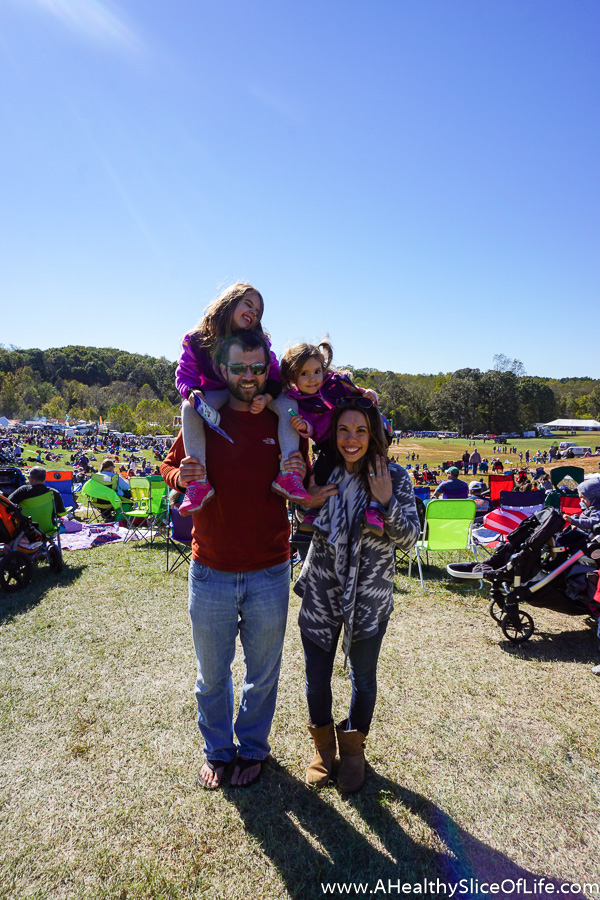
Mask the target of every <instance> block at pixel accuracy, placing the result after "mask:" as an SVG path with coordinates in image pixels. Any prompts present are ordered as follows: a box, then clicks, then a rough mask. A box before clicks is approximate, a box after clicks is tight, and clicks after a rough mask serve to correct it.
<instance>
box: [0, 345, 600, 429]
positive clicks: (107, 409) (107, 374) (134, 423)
mask: <svg viewBox="0 0 600 900" xmlns="http://www.w3.org/2000/svg"><path fill="white" fill-rule="evenodd" d="M345 368H347V369H348V370H349V371H350V372H351V374H352V377H353V378H354V380H355V381H356V383H357V384H360V385H362V386H363V387H370V388H373V389H374V390H375V391H377V393H378V395H379V402H380V405H381V408H382V410H383V412H384V413H385V415H386V416H388V418H390V419H391V420H392V421H393V423H394V427H395V428H396V429H401V430H412V429H415V430H417V429H424V430H430V429H436V428H439V429H448V430H452V431H462V432H463V433H464V434H476V433H478V432H482V431H490V432H496V433H498V432H502V431H520V430H522V429H524V428H527V427H529V426H531V425H532V424H533V423H534V422H547V421H550V420H551V419H553V418H555V417H556V416H563V417H566V418H573V417H576V418H581V417H585V416H589V417H593V418H598V417H599V416H600V380H595V379H592V378H563V379H549V378H539V377H532V376H529V375H526V374H525V370H524V367H523V364H522V363H521V362H520V360H518V359H509V358H508V357H507V356H504V354H501V353H499V354H496V356H494V365H493V368H491V369H489V370H487V371H485V372H483V371H481V370H480V369H471V368H464V369H458V370H457V371H456V372H451V373H443V372H439V373H438V374H437V375H424V374H421V375H407V374H398V373H395V372H392V371H386V372H382V371H379V370H378V369H371V368H361V369H359V368H353V367H352V366H347V367H345ZM179 405H180V400H179V395H178V393H177V391H176V390H175V363H174V362H169V360H167V359H165V358H164V357H161V358H160V359H156V358H155V357H152V356H142V355H140V354H136V353H126V352H125V351H123V350H115V349H111V348H108V349H107V348H99V347H79V346H69V347H55V348H52V349H50V350H37V349H31V350H22V349H18V348H15V347H4V346H2V345H0V415H5V416H8V417H9V418H20V419H26V418H33V417H34V416H35V415H39V414H42V415H45V416H47V417H49V418H56V419H64V417H65V415H67V413H68V415H69V418H70V419H71V420H72V421H74V420H77V419H85V420H86V421H87V420H88V419H93V420H96V419H98V417H99V416H102V418H103V419H104V421H106V422H111V423H114V424H115V425H118V426H119V428H120V430H122V431H133V432H135V431H137V432H139V433H148V432H150V431H154V432H166V431H168V430H169V429H170V427H171V425H172V422H173V419H174V417H175V416H176V415H177V414H178V412H179Z"/></svg>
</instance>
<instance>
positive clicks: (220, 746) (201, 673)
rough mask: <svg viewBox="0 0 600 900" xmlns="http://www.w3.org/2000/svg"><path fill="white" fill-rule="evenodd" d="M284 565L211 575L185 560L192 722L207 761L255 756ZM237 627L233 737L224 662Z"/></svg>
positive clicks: (277, 631) (271, 689)
mask: <svg viewBox="0 0 600 900" xmlns="http://www.w3.org/2000/svg"><path fill="white" fill-rule="evenodd" d="M289 590H290V564H289V562H285V563H280V564H279V565H277V566H273V568H270V569H260V570H259V571H257V572H219V571H217V570H216V569H210V568H208V566H203V565H202V564H201V563H198V562H196V561H195V560H193V561H192V563H191V565H190V573H189V610H190V619H191V621H192V637H193V640H194V649H195V650H196V658H197V660H198V677H197V680H196V689H195V693H196V701H197V703H198V726H199V728H200V731H201V732H202V736H203V738H204V753H205V754H206V757H207V759H212V760H219V761H222V762H225V763H227V762H230V761H231V760H232V759H233V758H234V756H235V754H236V752H237V751H238V749H239V754H240V756H244V757H246V758H248V759H256V760H262V759H264V758H265V757H266V756H267V755H268V753H269V750H270V746H269V743H268V737H269V732H270V730H271V722H272V720H273V714H274V712H275V700H276V697H277V684H278V681H279V669H280V666H281V653H282V650H283V638H284V635H285V626H286V620H287V610H288V602H289ZM238 631H239V635H240V640H241V644H242V649H243V652H244V663H245V665H246V670H245V674H244V684H243V687H242V693H241V696H240V705H239V709H238V714H237V718H236V720H235V733H236V735H237V739H238V742H239V748H238V747H236V745H235V742H234V739H233V731H234V722H233V714H234V709H233V682H232V678H231V664H232V662H233V658H234V656H235V641H236V637H237V634H238Z"/></svg>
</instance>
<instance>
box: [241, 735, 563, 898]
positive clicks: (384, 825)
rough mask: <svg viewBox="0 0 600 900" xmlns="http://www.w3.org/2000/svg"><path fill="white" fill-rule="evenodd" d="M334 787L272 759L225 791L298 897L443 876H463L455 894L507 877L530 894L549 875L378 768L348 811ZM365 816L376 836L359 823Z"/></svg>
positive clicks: (465, 893)
mask: <svg viewBox="0 0 600 900" xmlns="http://www.w3.org/2000/svg"><path fill="white" fill-rule="evenodd" d="M307 750H308V747H307ZM332 790H335V789H334V788H326V789H325V790H323V791H321V792H318V791H315V790H312V789H310V788H308V787H307V786H306V785H304V784H302V783H300V782H299V781H298V780H297V779H295V778H293V777H292V776H291V775H290V774H289V773H288V772H287V771H286V769H285V768H283V767H282V766H281V765H280V764H279V763H277V762H276V761H275V760H273V759H269V761H268V763H267V764H266V765H265V767H264V771H263V776H262V778H261V781H260V782H259V784H258V785H257V786H256V787H253V788H252V789H250V790H248V791H243V790H239V789H238V790H236V789H235V788H231V789H230V788H225V789H224V795H225V796H226V797H227V799H228V800H229V801H230V802H231V803H233V804H234V805H235V806H236V807H237V809H238V812H239V814H240V816H241V818H242V821H243V822H244V828H245V831H246V832H247V834H248V835H250V836H251V837H253V838H254V839H255V841H256V842H257V844H258V845H259V846H260V848H261V850H262V852H263V853H265V854H266V855H267V856H268V857H269V858H270V859H271V861H272V863H273V865H274V866H275V868H276V869H277V871H278V873H279V875H280V876H281V878H282V880H283V882H284V883H285V886H286V889H287V892H288V894H289V896H290V897H292V898H299V900H300V898H311V897H322V896H323V894H324V890H323V888H322V885H323V884H325V883H328V884H331V885H333V884H334V883H335V882H337V883H343V884H346V885H352V884H359V883H362V884H366V883H368V887H367V889H366V890H364V891H361V890H360V889H359V890H358V891H356V890H354V891H352V890H346V891H344V890H343V889H342V891H336V892H337V893H345V892H347V893H353V894H358V893H366V894H369V893H371V894H373V893H375V895H377V893H378V892H379V893H380V894H383V895H384V896H385V895H387V893H388V892H389V893H394V892H395V894H396V895H398V896H401V895H402V894H401V888H400V887H397V888H395V889H392V890H391V891H388V882H390V883H392V884H393V885H396V884H397V882H398V881H400V882H408V883H410V884H413V885H414V884H415V883H417V882H419V883H420V884H421V885H422V883H423V880H424V879H426V880H427V881H431V880H433V881H434V883H435V882H436V880H437V879H439V881H440V882H444V883H451V882H457V883H458V882H461V879H465V882H464V885H465V889H464V890H461V891H460V894H459V890H458V888H457V890H456V894H457V896H462V897H474V896H476V895H477V890H476V887H477V886H476V882H477V880H479V882H480V883H481V882H489V881H497V882H502V881H503V879H509V880H511V881H514V882H515V883H516V882H517V881H518V879H519V878H521V879H526V883H527V884H528V885H529V886H530V892H531V893H532V892H533V884H534V882H535V879H536V878H538V879H539V878H540V877H542V874H541V873H538V874H534V873H533V872H531V871H528V870H526V869H524V868H522V867H521V866H519V865H517V864H516V863H514V862H513V861H512V860H511V859H509V858H508V857H507V856H506V855H504V854H503V853H500V852H499V851H497V850H494V849H493V848H491V847H489V846H487V845H486V844H484V843H483V842H482V841H480V840H478V839H477V838H475V837H474V836H473V835H471V834H469V833H468V832H466V831H465V830H464V829H463V828H461V827H460V826H459V825H458V824H457V822H455V821H454V820H453V819H452V818H451V817H450V816H449V815H448V814H447V813H445V812H444V811H443V810H442V809H440V808H439V807H438V806H436V804H435V803H433V802H432V801H430V800H428V799H427V798H426V797H423V796H421V795H419V794H416V793H414V792H413V791H410V790H408V788H403V787H401V786H399V785H397V784H396V783H394V782H392V781H390V780H389V779H387V778H384V777H383V776H381V775H378V774H377V773H376V772H374V771H373V770H372V769H371V768H370V767H369V768H368V776H367V782H366V784H365V786H364V787H363V789H362V790H361V791H360V793H359V794H355V795H353V796H351V797H348V798H347V800H346V804H347V805H346V809H347V813H346V814H342V813H341V812H339V811H338V810H337V809H336V808H335V807H334V806H333V805H332V803H331V802H330V792H331V791H332ZM357 816H358V817H360V819H361V820H362V823H361V830H362V831H366V832H367V834H368V835H369V839H367V838H366V837H365V835H364V834H362V833H360V832H359V831H358V830H357V828H356V827H355V826H354V825H353V824H352V821H353V819H355V818H356V817H357ZM398 818H400V819H406V820H413V821H414V819H415V818H418V819H420V820H421V824H420V825H419V826H417V829H416V830H418V831H420V832H428V836H427V843H425V842H423V843H419V842H418V841H416V840H415V839H414V838H413V837H411V836H410V835H409V834H408V833H407V831H406V830H405V829H404V828H403V827H402V825H401V824H400V822H399V821H398ZM414 830H415V829H414V827H413V831H414ZM470 879H473V882H471V881H470ZM546 882H547V883H548V882H550V883H551V884H554V885H555V886H556V887H555V892H556V893H558V892H559V885H568V882H563V881H560V880H558V881H557V880H554V879H548V878H547V879H546ZM462 884H463V882H461V886H462ZM377 885H380V886H379V888H378V890H376V888H377ZM381 885H384V887H385V891H384V888H383V887H381ZM330 890H331V889H330ZM563 890H565V891H566V890H567V889H566V888H563ZM332 892H333V891H332ZM410 893H411V894H412V893H438V894H444V888H441V890H437V891H436V890H434V891H432V890H431V889H430V890H428V891H424V890H423V889H422V888H421V889H420V890H419V888H417V890H416V891H411V892H410ZM510 893H512V895H513V896H514V894H517V893H518V892H517V891H516V890H515V891H514V892H511V891H508V892H507V894H506V896H507V895H508V894H510ZM479 896H481V894H479ZM496 896H505V895H504V894H502V893H498V894H496Z"/></svg>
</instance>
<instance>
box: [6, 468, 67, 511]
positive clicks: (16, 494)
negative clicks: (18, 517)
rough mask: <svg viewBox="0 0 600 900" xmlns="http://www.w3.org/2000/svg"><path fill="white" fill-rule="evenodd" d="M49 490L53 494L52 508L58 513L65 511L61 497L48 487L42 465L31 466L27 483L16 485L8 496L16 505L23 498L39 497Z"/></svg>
mask: <svg viewBox="0 0 600 900" xmlns="http://www.w3.org/2000/svg"><path fill="white" fill-rule="evenodd" d="M49 491H51V492H52V494H53V495H54V509H55V511H56V512H57V513H58V515H62V514H63V513H64V512H65V504H64V503H63V498H62V497H61V495H60V494H59V493H58V491H55V490H54V488H51V487H48V486H47V484H46V470H45V469H44V467H43V466H33V467H32V468H31V469H30V470H29V484H22V485H21V487H18V488H17V489H16V491H13V492H12V494H10V496H9V498H8V499H9V500H11V501H12V502H13V503H16V504H17V506H20V504H21V503H22V501H23V500H26V499H27V498H28V497H41V496H42V494H47V493H48V492H49Z"/></svg>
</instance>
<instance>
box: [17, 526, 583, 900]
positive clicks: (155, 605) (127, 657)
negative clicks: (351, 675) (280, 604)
mask: <svg viewBox="0 0 600 900" xmlns="http://www.w3.org/2000/svg"><path fill="white" fill-rule="evenodd" d="M65 556H66V568H65V571H64V573H63V575H62V576H55V575H53V574H51V573H50V572H49V571H48V570H47V569H46V568H45V567H44V566H43V565H42V564H38V566H37V568H36V572H35V575H34V580H33V582H32V584H31V585H30V586H29V587H28V588H27V589H26V590H25V591H22V592H21V593H19V594H14V595H10V596H8V595H0V742H1V746H2V767H1V769H0V898H2V900H8V898H10V900H16V898H18V900H22V898H36V900H45V898H53V900H54V898H56V900H59V898H82V900H83V898H86V900H87V898H90V900H92V898H93V900H95V898H110V900H134V898H135V900H150V898H153V900H184V898H185V900H189V898H223V900H225V898H227V900H229V898H234V900H235V898H244V900H246V898H248V900H250V898H269V900H271V898H288V897H293V898H305V897H306V898H312V897H320V896H323V894H322V891H321V888H320V884H321V882H323V881H329V882H333V881H338V882H345V883H349V882H355V881H361V882H367V881H369V882H370V889H373V888H374V887H375V884H376V883H377V879H384V881H385V883H386V884H387V879H388V878H390V879H392V881H394V882H395V881H396V880H397V879H401V880H410V881H413V880H417V879H423V878H425V877H426V878H432V879H435V878H437V877H439V878H440V879H441V880H444V881H446V880H449V879H453V878H461V877H473V878H479V879H480V880H483V881H489V880H490V879H491V880H495V879H496V880H501V879H502V878H514V879H515V880H516V879H517V878H518V877H525V876H526V877H529V878H530V879H533V878H534V877H539V876H545V877H546V878H554V879H557V880H559V881H574V882H584V881H590V880H593V875H594V873H595V872H597V860H598V858H599V852H600V832H599V830H598V821H599V814H600V768H599V765H598V761H599V759H600V731H599V729H598V714H599V712H600V709H599V706H600V704H599V702H598V690H599V688H600V682H599V680H598V679H595V678H594V676H592V675H591V674H590V668H591V666H592V665H593V664H595V663H596V662H598V661H599V660H600V653H598V650H597V641H596V639H595V637H594V635H593V632H592V629H591V628H590V625H589V624H588V623H587V622H586V620H585V619H583V618H579V617H570V616H565V615H562V614H559V613H556V612H551V611H548V610H544V609H535V610H533V609H531V608H530V609H529V611H530V612H532V614H533V616H534V619H535V622H536V629H537V630H536V634H535V635H534V637H533V638H532V639H531V641H529V642H528V643H527V644H526V645H524V646H522V647H515V646H513V645H511V644H508V643H507V642H506V641H504V639H503V637H502V634H501V632H500V630H499V629H498V627H497V626H496V625H495V624H494V622H493V621H492V620H491V618H490V617H489V616H488V614H487V600H486V596H487V595H486V594H481V593H479V592H478V591H473V590H472V589H471V588H469V589H467V588H460V589H457V588H456V587H455V586H454V585H453V584H451V583H450V584H448V583H447V582H446V579H445V577H444V574H443V568H442V567H441V565H442V564H441V559H440V560H438V563H439V567H432V568H431V569H430V570H429V572H428V573H427V577H428V587H430V588H431V589H432V592H431V593H423V592H422V590H421V588H420V585H419V583H418V581H417V580H416V578H413V579H411V580H410V581H409V579H408V577H407V573H406V568H402V569H401V570H400V572H399V575H398V579H397V591H396V609H395V612H394V614H393V616H392V619H391V622H390V626H389V629H388V633H387V635H386V638H385V640H384V644H383V648H382V655H381V662H380V675H379V697H378V704H377V709H376V715H375V721H374V724H373V728H372V730H371V733H370V735H369V739H368V744H367V756H368V760H369V772H368V779H367V782H366V784H365V787H364V789H363V790H362V791H361V792H360V793H359V794H357V795H356V796H354V797H352V798H347V799H344V798H342V797H340V795H339V794H338V793H337V791H336V789H335V787H328V788H326V789H325V790H323V791H321V792H315V791H312V790H310V789H308V788H307V787H306V786H305V785H304V783H303V778H304V769H305V767H306V765H307V763H308V761H309V759H310V756H311V750H310V745H309V740H308V735H307V732H306V720H307V712H306V706H305V700H304V695H303V665H302V651H301V644H300V639H299V633H298V628H297V624H296V619H297V614H298V606H299V601H298V599H297V598H296V597H295V596H294V595H292V598H291V604H290V616H289V624H288V629H287V636H286V645H285V651H284V664H283V670H282V676H281V683H280V691H279V699H278V706H277V711H276V715H275V720H274V723H273V731H272V735H271V741H272V759H271V760H270V761H269V764H268V765H267V767H266V769H265V772H264V774H263V777H262V778H261V781H260V782H259V783H258V784H257V785H256V786H255V787H253V788H251V789H250V790H247V791H240V790H238V791H236V790H234V789H232V788H230V787H228V786H225V788H224V789H223V790H221V791H217V792H208V791H203V790H201V789H199V788H198V787H197V785H196V775H197V771H198V769H199V766H200V763H201V741H200V737H199V733H198V729H197V725H196V710H195V701H194V697H193V683H194V679H195V659H194V654H193V649H192V645H191V637H190V629H189V622H188V615H187V584H186V578H185V572H184V571H180V572H179V573H176V574H175V575H167V574H166V573H165V571H164V566H165V550H164V545H161V544H157V545H156V546H154V547H148V546H132V545H125V546H123V545H121V544H120V545H112V546H111V545H105V546H103V547H101V548H98V549H96V550H90V551H85V552H78V553H72V554H68V553H67V554H65ZM241 665H242V664H241V660H240V658H239V655H238V658H237V659H236V661H235V667H234V678H235V684H236V686H237V688H238V689H239V685H240V681H241V671H242V669H241ZM334 697H335V704H336V717H337V718H339V719H341V718H342V717H343V716H344V714H345V705H346V703H347V701H348V698H349V682H348V676H347V673H346V672H345V671H344V670H343V667H342V665H341V658H339V659H338V663H337V664H336V667H335V671H334ZM375 896H377V894H375ZM499 896H502V895H499Z"/></svg>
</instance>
